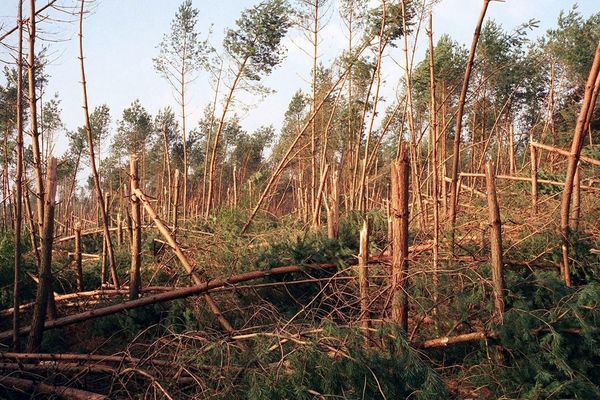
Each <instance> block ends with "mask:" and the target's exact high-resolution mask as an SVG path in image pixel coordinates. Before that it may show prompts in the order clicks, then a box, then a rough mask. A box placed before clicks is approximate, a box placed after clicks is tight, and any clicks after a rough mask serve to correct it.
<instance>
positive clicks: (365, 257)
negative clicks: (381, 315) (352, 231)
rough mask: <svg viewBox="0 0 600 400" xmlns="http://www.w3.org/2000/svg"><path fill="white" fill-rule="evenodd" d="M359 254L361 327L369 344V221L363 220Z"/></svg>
mask: <svg viewBox="0 0 600 400" xmlns="http://www.w3.org/2000/svg"><path fill="white" fill-rule="evenodd" d="M359 251H360V252H359V254H358V267H357V270H358V286H359V290H360V325H361V327H362V328H363V329H364V332H365V339H366V341H367V342H368V338H369V336H368V332H369V326H370V324H369V321H370V316H369V269H368V268H369V267H368V262H369V223H368V220H367V219H364V220H363V224H362V227H361V229H360V240H359Z"/></svg>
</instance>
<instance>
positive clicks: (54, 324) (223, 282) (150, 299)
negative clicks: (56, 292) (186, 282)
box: [0, 264, 337, 340]
mask: <svg viewBox="0 0 600 400" xmlns="http://www.w3.org/2000/svg"><path fill="white" fill-rule="evenodd" d="M307 268H313V269H316V270H330V269H336V268H337V265H336V264H319V265H316V266H315V265H313V266H311V267H307V266H297V265H290V266H285V267H276V268H272V269H270V270H260V271H251V272H245V273H242V274H239V275H232V276H228V277H221V278H215V279H211V280H208V281H204V282H200V283H199V284H196V285H194V286H191V287H185V288H179V289H174V290H170V291H167V292H163V293H159V294H155V295H150V296H144V297H140V298H139V299H136V300H129V301H124V302H121V303H118V304H113V305H110V306H106V307H102V308H97V309H94V310H90V311H86V312H83V313H80V314H74V315H69V316H66V317H62V318H57V319H55V320H52V321H46V324H45V325H44V328H45V329H46V330H48V329H55V328H60V327H63V326H67V325H72V324H76V323H78V322H82V321H87V320H89V319H93V318H99V317H104V316H106V315H112V314H116V313H119V312H122V311H125V310H131V309H134V308H139V307H143V306H146V305H148V304H154V303H161V302H166V301H171V300H177V299H182V298H185V297H190V296H194V295H198V294H205V293H207V292H209V291H211V290H214V289H218V288H221V287H224V286H230V285H235V284H237V283H241V282H246V281H250V280H254V279H260V278H265V277H268V276H275V275H285V274H290V273H303V272H306V271H307ZM206 298H207V296H205V297H204V299H206ZM208 298H210V297H208ZM30 331H31V327H30V326H24V327H22V328H21V330H20V334H22V335H23V334H27V333H29V332H30ZM11 336H12V330H10V331H7V332H2V333H0V340H6V339H8V338H10V337H11Z"/></svg>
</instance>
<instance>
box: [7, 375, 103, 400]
mask: <svg viewBox="0 0 600 400" xmlns="http://www.w3.org/2000/svg"><path fill="white" fill-rule="evenodd" d="M0 385H1V386H4V387H6V388H8V389H11V390H16V391H24V392H26V393H28V394H33V393H43V394H52V395H55V396H60V397H62V398H66V399H75V400H79V399H81V400H101V399H106V398H107V397H106V396H104V395H101V394H98V393H93V392H88V391H85V390H79V389H73V388H69V387H66V386H54V385H49V384H47V383H40V382H34V381H31V380H29V379H22V378H14V377H12V376H0Z"/></svg>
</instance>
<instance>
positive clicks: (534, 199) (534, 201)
mask: <svg viewBox="0 0 600 400" xmlns="http://www.w3.org/2000/svg"><path fill="white" fill-rule="evenodd" d="M531 143H532V142H531V137H530V138H529V154H530V156H529V158H530V159H531V209H532V212H533V215H537V212H538V184H537V175H538V173H537V161H538V157H537V149H536V148H535V146H534V145H533V144H531Z"/></svg>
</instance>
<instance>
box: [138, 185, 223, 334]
mask: <svg viewBox="0 0 600 400" xmlns="http://www.w3.org/2000/svg"><path fill="white" fill-rule="evenodd" d="M132 196H136V197H137V198H138V200H139V201H140V202H141V203H142V205H143V206H144V208H145V209H146V211H147V212H148V215H149V216H150V218H152V220H153V221H154V224H155V225H156V227H157V228H158V231H159V232H160V233H161V234H162V235H163V237H164V238H165V240H166V241H167V243H168V244H169V246H170V247H171V249H173V252H174V253H175V255H176V256H177V258H178V259H179V262H180V263H181V265H182V266H183V268H184V269H185V270H186V272H187V273H188V274H190V276H191V278H192V281H193V282H194V283H195V284H196V285H200V284H201V283H202V279H200V276H199V275H198V274H197V273H196V272H195V270H194V267H192V265H191V264H190V262H189V260H188V259H187V257H186V256H185V254H184V253H183V251H182V250H181V247H180V246H179V244H178V243H177V242H176V241H175V239H173V236H172V235H171V233H170V232H169V230H168V229H167V227H166V226H165V224H164V223H163V222H162V221H161V219H160V218H159V217H158V215H156V212H155V211H154V209H153V208H152V206H151V205H150V203H149V202H148V200H147V199H146V196H145V195H144V194H143V193H142V191H141V190H140V189H135V190H132ZM203 296H204V300H205V301H206V303H207V304H208V306H209V308H210V309H211V311H212V313H213V315H214V316H215V317H216V318H217V320H218V321H219V323H220V324H221V326H222V327H223V329H225V330H226V331H227V332H233V330H234V329H233V327H232V326H231V324H230V323H229V321H227V319H225V317H224V316H223V314H221V311H220V310H219V308H218V306H217V304H216V303H215V301H214V300H213V299H212V297H211V296H210V295H209V294H208V293H205V294H204V295H203Z"/></svg>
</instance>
